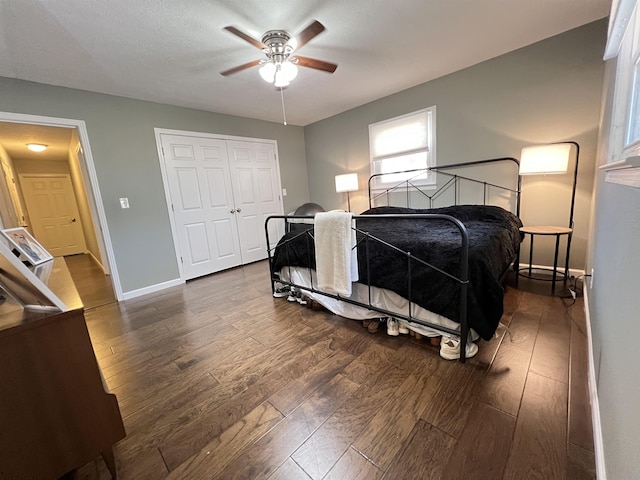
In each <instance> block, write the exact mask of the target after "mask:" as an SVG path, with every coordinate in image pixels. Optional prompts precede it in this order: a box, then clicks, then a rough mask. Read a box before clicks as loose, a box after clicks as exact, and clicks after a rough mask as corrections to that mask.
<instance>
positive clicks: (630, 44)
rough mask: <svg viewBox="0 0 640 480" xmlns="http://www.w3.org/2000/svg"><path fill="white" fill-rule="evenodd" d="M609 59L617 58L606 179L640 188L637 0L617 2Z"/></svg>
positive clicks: (611, 27)
mask: <svg viewBox="0 0 640 480" xmlns="http://www.w3.org/2000/svg"><path fill="white" fill-rule="evenodd" d="M613 10H614V11H615V13H614V14H613V17H612V22H611V24H610V26H609V39H608V43H607V47H606V50H605V60H608V59H612V58H615V57H617V65H616V78H615V88H614V94H613V108H612V115H611V130H610V132H609V151H608V157H607V163H606V164H605V165H603V166H601V167H600V168H601V169H603V170H605V171H606V174H605V179H606V181H608V182H611V183H619V184H623V185H628V186H635V187H640V169H638V168H637V167H638V157H639V156H640V13H638V9H637V8H636V0H621V1H618V2H614V9H613Z"/></svg>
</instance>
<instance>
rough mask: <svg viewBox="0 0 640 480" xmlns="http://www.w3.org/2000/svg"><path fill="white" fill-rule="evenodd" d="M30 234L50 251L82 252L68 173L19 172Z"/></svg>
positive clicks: (78, 220) (78, 225) (75, 208)
mask: <svg viewBox="0 0 640 480" xmlns="http://www.w3.org/2000/svg"><path fill="white" fill-rule="evenodd" d="M19 178H20V185H21V187H22V193H23V195H24V201H25V203H26V207H27V212H28V214H29V220H30V223H31V228H32V233H33V236H34V237H35V238H36V239H37V240H38V241H39V242H40V243H41V244H42V246H43V247H44V248H46V249H47V250H48V251H49V253H51V255H53V256H54V257H59V256H63V255H74V254H76V253H84V252H85V251H86V250H87V246H86V243H85V239H84V233H83V230H82V224H81V222H80V215H79V214H78V205H77V203H76V196H75V194H74V193H73V185H72V184H71V177H70V176H69V175H28V174H23V175H20V176H19Z"/></svg>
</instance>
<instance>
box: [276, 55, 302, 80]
mask: <svg viewBox="0 0 640 480" xmlns="http://www.w3.org/2000/svg"><path fill="white" fill-rule="evenodd" d="M280 74H281V75H282V76H284V78H286V79H287V82H290V81H291V80H293V79H294V78H296V76H297V75H298V67H296V66H295V65H294V64H293V63H291V62H290V61H288V60H287V61H286V62H283V63H282V65H281V66H280Z"/></svg>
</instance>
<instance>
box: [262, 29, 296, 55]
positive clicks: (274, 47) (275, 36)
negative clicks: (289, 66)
mask: <svg viewBox="0 0 640 480" xmlns="http://www.w3.org/2000/svg"><path fill="white" fill-rule="evenodd" d="M289 40H291V35H290V34H289V33H288V32H285V31H284V30H269V31H268V32H266V33H265V34H264V35H263V36H262V43H264V44H265V45H266V46H267V47H268V48H267V49H266V50H265V53H266V54H267V56H268V57H269V58H273V60H275V61H278V60H279V61H281V62H282V61H285V60H286V59H287V58H288V57H289V55H291V53H293V50H294V47H293V46H292V45H291V44H289Z"/></svg>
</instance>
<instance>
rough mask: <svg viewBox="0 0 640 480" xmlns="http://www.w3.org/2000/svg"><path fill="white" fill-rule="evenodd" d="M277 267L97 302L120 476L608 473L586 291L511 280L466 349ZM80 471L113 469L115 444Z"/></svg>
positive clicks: (95, 318) (90, 475)
mask: <svg viewBox="0 0 640 480" xmlns="http://www.w3.org/2000/svg"><path fill="white" fill-rule="evenodd" d="M267 277H268V275H267V265H266V263H265V262H259V263H256V264H252V265H249V266H246V267H243V268H237V269H234V270H231V271H227V272H223V273H220V274H216V275H211V276H209V277H205V278H201V279H199V280H195V281H192V282H189V283H187V285H186V286H183V287H177V288H172V289H170V290H166V291H163V292H161V293H159V294H157V295H151V296H146V297H141V298H137V299H134V300H130V301H126V302H122V303H120V304H118V303H113V302H112V303H109V304H105V305H101V306H99V307H96V308H90V309H89V310H88V311H87V313H86V318H87V324H88V327H89V331H90V334H91V338H92V341H93V345H94V349H95V352H96V356H97V358H98V361H99V363H100V366H101V367H102V370H103V373H104V377H105V379H106V382H107V384H108V386H109V388H110V389H111V390H112V391H113V392H114V393H115V394H116V395H117V397H118V400H119V404H120V408H121V411H122V415H123V417H124V422H125V426H126V430H127V438H125V439H124V440H122V441H121V442H120V443H118V444H117V445H116V447H115V452H116V462H117V466H118V470H119V474H120V478H122V479H145V478H149V479H160V478H175V479H178V478H180V479H182V478H185V479H214V478H219V479H235V478H237V479H258V478H269V479H309V478H311V479H323V478H325V479H349V480H353V479H367V480H368V479H377V478H383V479H457V478H461V479H465V480H469V479H483V480H487V479H501V478H505V479H518V480H519V479H525V478H536V479H545V480H548V479H565V478H566V479H581V480H582V479H590V478H595V473H594V470H595V467H594V455H593V442H592V431H591V413H590V406H589V400H588V391H587V346H586V337H585V318H584V313H583V309H582V301H581V300H582V299H581V298H578V302H577V303H576V304H575V305H574V306H570V307H567V306H566V305H565V303H563V302H566V301H564V300H561V299H560V298H558V297H552V296H548V295H540V294H536V293H531V292H528V291H526V289H525V288H523V286H522V283H523V282H521V289H520V290H516V289H514V288H510V287H509V288H508V289H507V295H506V300H505V314H504V317H503V320H502V322H503V324H504V327H501V328H500V329H499V331H498V336H497V337H496V338H495V339H494V340H492V341H491V342H481V344H480V352H479V355H478V356H477V358H474V359H473V360H472V361H470V362H469V363H467V364H465V365H463V364H460V363H458V362H451V361H446V360H443V359H441V358H440V357H439V355H438V350H437V349H435V348H434V347H431V346H430V345H429V342H427V341H426V340H425V339H423V340H416V339H414V338H411V337H408V336H401V337H389V336H387V335H386V332H385V331H382V330H381V331H380V332H378V333H376V334H370V333H368V332H367V330H366V329H364V328H363V327H362V326H361V324H360V323H359V322H356V321H353V320H347V319H343V318H340V317H337V316H335V315H332V314H329V313H326V312H319V311H313V310H310V309H306V308H304V307H302V306H300V305H298V304H297V303H288V302H287V301H286V299H274V298H272V297H271V295H270V293H271V292H270V288H269V284H268V281H267ZM543 285H544V287H545V288H546V287H548V284H546V285H545V284H543ZM506 327H508V329H507V328H506ZM78 477H79V478H87V479H96V478H100V479H103V478H109V477H108V474H107V471H106V468H105V467H104V464H103V463H102V460H99V459H97V460H96V461H95V462H93V463H91V464H89V465H86V466H85V467H84V468H82V469H81V470H80V471H79V472H78Z"/></svg>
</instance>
